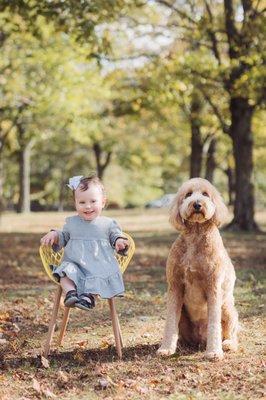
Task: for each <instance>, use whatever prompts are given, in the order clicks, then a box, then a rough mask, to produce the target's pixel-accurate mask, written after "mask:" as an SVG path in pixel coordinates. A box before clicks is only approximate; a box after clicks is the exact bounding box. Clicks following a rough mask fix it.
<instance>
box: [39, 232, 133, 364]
mask: <svg viewBox="0 0 266 400" xmlns="http://www.w3.org/2000/svg"><path fill="white" fill-rule="evenodd" d="M124 236H125V237H126V238H127V239H128V242H129V248H128V252H127V255H126V256H122V255H120V254H117V253H116V258H117V261H118V263H119V266H120V270H121V272H122V273H124V272H125V270H126V268H127V266H128V264H129V262H130V260H131V258H132V256H133V254H134V251H135V243H134V240H133V239H132V237H131V236H130V235H128V234H127V233H124ZM63 254H64V249H62V250H61V251H59V252H54V251H53V249H52V247H50V246H40V256H41V260H42V263H43V266H44V269H45V272H46V273H47V275H48V276H49V278H50V279H51V280H52V281H54V282H55V283H56V284H57V285H58V288H57V290H56V293H55V299H54V305H53V311H52V316H51V320H50V324H49V330H48V335H47V340H46V343H45V346H44V352H43V354H44V357H47V356H48V355H49V352H50V347H51V342H52V338H53V334H54V329H55V324H56V318H57V314H58V310H59V305H60V300H61V296H62V288H61V286H60V284H59V283H58V282H57V281H56V280H55V278H54V277H53V275H52V271H51V267H50V266H51V265H59V264H60V263H61V260H62V257H63ZM108 303H109V307H110V313H111V319H112V325H113V331H114V336H115V345H116V350H117V354H118V356H119V358H122V347H123V343H122V336H121V329H120V325H119V319H118V316H117V313H116V309H115V301H114V298H111V299H108ZM69 312H70V308H68V307H64V316H63V321H62V325H61V329H60V334H59V338H58V345H59V346H60V345H62V343H63V338H64V335H65V332H66V327H67V322H68V318H69Z"/></svg>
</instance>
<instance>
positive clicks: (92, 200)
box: [75, 185, 105, 221]
mask: <svg viewBox="0 0 266 400" xmlns="http://www.w3.org/2000/svg"><path fill="white" fill-rule="evenodd" d="M104 205H105V198H104V196H103V192H102V189H101V187H99V186H97V185H91V186H89V187H88V189H87V190H85V191H82V190H80V189H77V190H76V192H75V206H76V210H77V213H78V215H79V216H80V217H81V218H83V219H85V220H86V221H92V220H93V219H94V218H96V217H98V215H100V214H101V212H102V209H103V207H104Z"/></svg>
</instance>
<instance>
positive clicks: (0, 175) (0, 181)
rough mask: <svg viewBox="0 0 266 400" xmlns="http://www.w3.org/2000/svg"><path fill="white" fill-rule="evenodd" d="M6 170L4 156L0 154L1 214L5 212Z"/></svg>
mask: <svg viewBox="0 0 266 400" xmlns="http://www.w3.org/2000/svg"><path fill="white" fill-rule="evenodd" d="M3 186H4V168H3V160H2V155H1V154H0V213H1V212H2V211H3V210H4V207H5V205H4V188H3Z"/></svg>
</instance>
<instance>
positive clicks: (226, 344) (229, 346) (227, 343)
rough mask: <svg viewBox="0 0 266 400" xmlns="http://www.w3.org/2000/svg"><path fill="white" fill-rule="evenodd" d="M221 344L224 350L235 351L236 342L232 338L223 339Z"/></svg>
mask: <svg viewBox="0 0 266 400" xmlns="http://www.w3.org/2000/svg"><path fill="white" fill-rule="evenodd" d="M222 346H223V350H224V351H237V342H235V341H233V340H230V339H226V340H224V341H223V343H222Z"/></svg>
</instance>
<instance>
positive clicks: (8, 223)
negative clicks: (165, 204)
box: [0, 210, 266, 400]
mask: <svg viewBox="0 0 266 400" xmlns="http://www.w3.org/2000/svg"><path fill="white" fill-rule="evenodd" d="M106 214H107V215H109V216H113V217H115V218H116V219H117V221H118V222H119V223H120V224H121V225H122V226H123V228H124V230H125V231H127V232H129V233H130V234H131V235H132V236H133V238H134V240H135V243H136V252H135V255H134V258H133V260H132V261H131V263H130V265H129V267H128V270H127V271H126V273H125V275H124V280H125V284H126V295H125V297H124V298H123V299H118V300H117V302H116V304H117V310H118V313H119V318H120V323H121V328H122V334H123V341H124V346H125V347H124V354H123V359H122V360H119V359H118V358H117V356H116V353H115V349H114V340H113V335H112V328H111V322H110V317H109V310H108V305H107V302H106V301H103V300H102V301H99V302H98V304H97V307H96V308H95V309H94V310H92V311H91V312H86V311H81V310H78V309H73V311H71V315H70V322H69V325H68V330H67V334H66V338H65V341H64V347H60V348H56V346H55V344H54V346H53V348H52V352H51V355H50V356H49V357H48V360H46V359H44V358H41V357H40V353H41V348H42V345H43V343H44V341H45V336H46V332H47V325H48V322H49V318H50V313H51V309H52V302H53V297H54V292H55V289H56V287H55V285H54V284H53V282H51V281H50V280H49V278H48V277H47V276H46V275H45V274H44V271H43V269H42V265H41V262H40V258H39V255H38V247H39V240H40V237H41V236H42V234H43V233H45V232H46V231H47V230H49V229H50V228H51V227H61V226H62V224H63V221H64V218H65V216H66V215H67V214H66V213H32V214H30V215H15V214H4V215H3V216H2V218H1V223H0V254H1V257H0V289H1V293H0V294H1V309H0V349H1V354H0V399H1V400H18V399H20V400H27V399H64V400H68V399H71V400H76V399H80V400H83V399H84V400H85V399H89V400H94V399H105V400H113V399H115V400H124V399H144V400H145V399H150V400H153V399H154V400H159V399H166V398H167V399H169V400H193V399H201V400H205V399H206V400H208V399H221V400H234V399H238V400H247V399H261V398H263V396H264V393H263V385H262V382H263V368H265V361H264V360H265V359H264V360H263V350H264V349H265V348H264V347H263V334H264V333H265V332H263V329H264V331H265V328H264V327H265V325H266V324H265V322H266V321H265V315H264V314H263V284H264V283H265V266H266V241H265V237H266V236H265V234H263V233H258V234H239V233H237V234H236V233H227V232H223V233H222V235H223V238H224V242H225V245H226V247H227V249H228V251H229V254H230V256H231V258H232V260H233V263H234V265H235V268H236V273H237V282H236V289H235V297H236V307H237V309H238V311H239V317H240V322H241V331H240V346H239V350H238V351H237V352H236V353H232V354H226V355H225V358H224V360H222V361H219V362H215V363H213V362H208V361H205V360H204V359H203V352H202V350H195V349H190V348H178V350H177V352H176V354H175V355H174V356H172V357H170V358H167V359H162V358H159V357H157V356H156V349H157V348H158V346H159V343H160V340H161V337H162V333H163V326H164V322H165V301H166V298H165V292H166V282H165V263H166V258H167V254H168V251H169V248H170V246H171V243H172V242H173V241H174V239H175V237H176V233H175V231H174V230H172V228H171V227H170V226H169V224H168V217H167V211H163V210H128V211H122V210H121V211H119V210H116V211H114V212H112V211H107V212H106ZM257 220H258V222H259V223H260V224H261V226H262V228H263V229H264V231H265V229H266V214H265V213H264V214H263V213H259V214H258V215H257ZM61 316H62V311H61V314H60V317H61ZM56 335H58V330H57V331H56V333H55V336H56Z"/></svg>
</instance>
